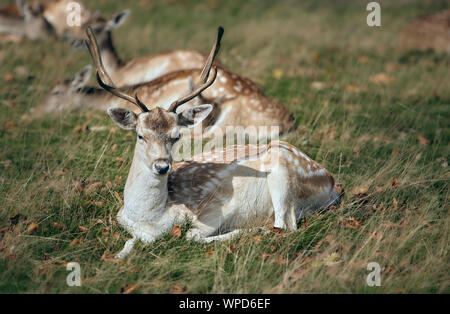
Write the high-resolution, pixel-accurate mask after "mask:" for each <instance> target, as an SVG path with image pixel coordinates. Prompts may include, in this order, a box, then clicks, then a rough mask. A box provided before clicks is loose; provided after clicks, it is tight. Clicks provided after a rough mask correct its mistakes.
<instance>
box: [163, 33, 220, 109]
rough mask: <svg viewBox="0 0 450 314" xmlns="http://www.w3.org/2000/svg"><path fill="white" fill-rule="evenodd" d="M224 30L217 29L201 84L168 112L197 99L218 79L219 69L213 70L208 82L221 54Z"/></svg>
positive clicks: (175, 102) (173, 104)
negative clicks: (214, 64) (216, 59)
mask: <svg viewBox="0 0 450 314" xmlns="http://www.w3.org/2000/svg"><path fill="white" fill-rule="evenodd" d="M223 32H224V29H223V27H222V26H219V28H218V29H217V39H216V42H215V43H214V46H213V47H212V49H211V52H210V53H209V56H208V59H207V60H206V63H205V66H204V67H203V70H202V72H201V74H200V82H199V85H198V86H197V88H194V89H193V90H192V91H191V92H190V93H189V94H187V95H186V96H184V97H182V98H180V99H178V100H176V101H174V102H173V103H172V104H171V105H170V106H169V109H168V111H175V110H176V109H177V108H178V107H179V106H181V105H182V104H184V103H186V102H188V101H189V100H191V99H193V98H195V97H197V96H198V95H199V94H200V93H201V92H203V91H204V90H205V89H207V88H208V87H209V86H211V85H212V84H213V83H214V81H215V79H216V77H217V68H216V67H214V68H213V75H212V78H211V79H209V80H208V77H209V74H210V71H211V67H212V65H213V63H214V59H215V58H216V56H217V54H218V53H219V49H220V41H221V40H222V36H223Z"/></svg>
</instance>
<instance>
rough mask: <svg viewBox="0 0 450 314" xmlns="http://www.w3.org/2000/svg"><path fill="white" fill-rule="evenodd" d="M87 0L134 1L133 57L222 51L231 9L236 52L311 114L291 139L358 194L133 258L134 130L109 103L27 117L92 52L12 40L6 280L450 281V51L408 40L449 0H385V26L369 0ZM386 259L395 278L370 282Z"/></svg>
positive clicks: (10, 288) (443, 284)
mask: <svg viewBox="0 0 450 314" xmlns="http://www.w3.org/2000/svg"><path fill="white" fill-rule="evenodd" d="M86 2H87V3H88V4H89V5H90V6H91V7H93V8H97V9H101V10H102V11H104V12H107V13H108V14H112V13H114V12H116V11H119V10H122V9H125V8H128V7H129V8H131V9H132V10H133V11H132V16H131V19H130V20H129V21H128V22H127V23H126V24H125V25H124V26H123V27H122V28H121V29H118V30H117V31H116V32H115V42H116V44H117V45H118V47H119V52H120V54H121V55H123V56H124V57H127V58H131V57H135V56H139V55H142V54H145V53H152V52H158V51H163V50H171V49H177V48H192V49H200V50H207V49H208V47H209V46H208V45H209V39H210V38H211V35H212V34H213V33H214V29H215V28H216V26H217V25H218V24H222V25H223V26H224V27H225V29H226V34H225V37H224V42H223V45H222V47H223V50H222V52H221V55H220V58H221V60H222V62H223V63H224V64H225V65H227V66H228V67H229V68H230V69H231V70H234V71H236V72H238V73H241V74H245V75H247V76H249V77H251V78H252V79H254V80H255V81H256V82H258V83H259V84H260V85H261V86H262V87H263V89H264V90H265V92H266V93H267V94H268V95H269V96H271V97H274V98H276V99H278V100H279V101H281V102H283V103H285V104H286V105H287V106H288V107H289V109H290V110H291V111H292V112H293V113H294V114H295V117H296V120H297V123H298V130H297V131H296V132H295V133H294V134H292V135H290V136H289V137H288V138H287V140H289V141H290V142H291V143H293V144H295V145H297V146H298V147H300V148H301V149H303V150H304V151H305V152H306V153H307V154H309V155H310V156H311V157H313V158H315V159H316V160H317V161H319V162H320V163H322V164H323V165H324V166H326V167H327V168H328V169H329V170H330V171H331V172H333V173H334V174H335V175H336V178H337V179H338V181H339V182H342V183H343V186H344V191H345V194H344V195H343V200H342V204H341V205H340V206H339V208H336V209H332V210H329V211H327V212H324V213H321V214H317V215H314V216H313V217H311V218H309V219H308V220H307V225H305V224H299V228H298V230H297V231H296V232H290V233H286V234H283V235H275V234H274V235H270V236H263V235H259V234H254V233H248V234H244V235H242V236H241V237H240V238H238V239H236V240H233V241H230V242H223V243H212V244H208V245H203V244H198V243H195V242H190V241H187V240H185V239H184V237H183V236H181V237H174V236H171V235H169V234H168V235H166V236H165V237H164V238H162V239H161V240H159V241H157V242H156V243H154V244H151V245H143V244H139V245H138V246H137V248H136V249H135V250H134V251H133V252H132V254H131V256H130V257H129V258H128V259H127V260H125V261H124V262H119V263H117V262H116V261H114V260H112V259H111V258H110V257H111V254H113V253H115V252H117V251H119V250H120V248H121V247H122V245H123V243H124V241H125V239H126V238H127V237H129V235H128V234H127V233H126V232H125V231H123V229H122V228H120V227H119V226H117V224H116V222H115V218H114V217H115V214H116V213H117V211H118V209H119V208H120V201H119V200H118V198H117V196H116V195H120V196H122V191H123V185H124V182H125V179H126V176H127V173H128V168H129V165H130V161H131V154H132V150H133V145H134V135H132V134H131V133H130V134H128V133H124V132H122V131H120V130H118V129H117V128H116V127H115V126H113V123H112V122H111V121H110V120H109V119H108V118H107V117H106V115H102V114H101V113H91V112H75V113H71V114H64V115H61V116H51V117H47V118H45V119H41V120H38V121H34V122H28V121H23V120H21V116H22V115H23V114H24V113H25V112H26V110H27V109H29V108H31V107H32V106H34V105H35V104H36V103H37V102H39V101H40V100H41V99H42V97H43V96H44V95H45V93H46V92H47V91H48V89H49V87H50V86H51V85H52V84H53V83H54V82H55V80H56V79H60V78H64V77H69V76H71V75H72V74H73V73H75V71H77V70H78V69H80V68H81V67H83V66H84V65H85V64H87V63H89V57H88V54H87V52H79V51H75V50H73V49H72V48H71V47H70V46H69V45H68V43H64V42H60V43H51V44H39V43H24V44H23V45H21V46H17V45H2V46H1V50H0V73H1V76H0V80H3V83H2V84H1V86H0V95H1V96H0V105H1V108H2V110H3V113H4V114H3V115H2V117H0V144H1V148H2V149H1V151H0V199H1V200H2V202H1V203H2V207H1V209H0V291H1V292H59V293H60V292H66V293H67V292H69V293H70V292H75V293H77V292H89V293H116V292H121V291H124V290H125V289H126V287H127V286H128V287H130V286H132V285H137V288H136V290H135V292H151V293H161V292H170V291H183V292H187V293H220V292H222V293H244V292H245V293H261V292H274V293H281V292H288V293H292V292H294V293H298V292H333V293H334V292H363V293H372V292H376V293H386V292H389V293H392V292H407V293H408V292H440V293H442V292H446V293H448V292H450V291H449V283H450V278H449V267H448V265H449V256H448V249H449V243H450V242H449V214H448V208H449V191H448V181H449V171H448V167H447V166H446V165H447V159H446V158H447V157H448V156H449V135H450V132H449V127H448V121H449V118H450V117H449V110H450V108H449V105H450V92H449V88H448V82H449V81H450V74H449V71H448V67H449V62H450V59H449V56H448V55H442V54H435V53H432V52H424V53H414V52H404V51H402V50H401V49H398V48H397V46H396V38H397V35H398V33H399V32H400V30H401V28H402V26H403V25H404V24H405V23H406V22H407V20H408V19H410V18H411V17H413V16H416V15H419V14H424V13H427V12H431V11H435V10H439V9H442V8H444V6H445V2H439V1H433V2H431V1H406V0H405V1H395V3H394V2H392V1H390V2H381V6H382V25H383V26H382V27H381V28H377V29H372V28H369V27H367V26H366V25H365V18H366V14H367V12H366V11H365V5H362V4H361V2H360V1H350V2H349V1H345V2H344V1H331V0H323V1H308V2H301V3H300V2H296V1H277V2H269V1H248V2H246V3H245V4H240V1H227V2H225V3H223V2H219V1H207V2H190V1H189V2H188V1H176V2H175V1H165V2H155V1H151V5H150V4H148V2H150V1H148V2H147V1H117V2H114V3H112V2H103V1H93V0H92V1H86ZM19 66H25V67H26V69H27V71H29V73H30V74H31V76H32V77H31V78H28V77H23V76H20V75H19V74H18V73H16V69H17V67H19ZM274 71H275V74H276V75H275V76H276V77H274V75H273V74H274ZM380 73H383V74H385V76H375V75H377V74H380ZM10 75H12V79H11V76H10ZM377 78H378V81H379V82H378V83H374V82H373V81H374V80H375V81H376V79H377ZM390 78H394V80H390ZM83 125H88V126H90V127H93V126H106V129H105V130H104V131H97V132H92V131H83V128H82V127H81V126H83ZM83 182H84V183H83ZM81 186H82V187H81ZM117 193H118V194H117ZM358 193H359V194H358ZM35 224H37V227H36V225H35ZM186 228H187V226H183V235H184V232H185V231H186ZM75 239H76V240H77V241H74V240H75ZM70 261H78V262H79V263H80V264H81V268H82V277H83V279H82V287H79V288H71V287H68V286H67V285H66V275H67V274H68V272H67V271H66V269H65V267H64V263H65V262H70ZM373 261H374V262H378V263H379V264H380V265H381V266H382V268H383V270H382V279H381V280H382V285H381V287H374V288H371V287H368V286H367V285H366V282H365V278H366V276H367V274H368V271H367V270H366V266H367V264H368V263H369V262H373Z"/></svg>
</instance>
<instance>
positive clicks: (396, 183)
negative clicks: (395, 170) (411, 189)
mask: <svg viewBox="0 0 450 314" xmlns="http://www.w3.org/2000/svg"><path fill="white" fill-rule="evenodd" d="M398 186H400V183H399V182H398V179H397V178H394V179H392V183H391V187H393V188H396V187H398Z"/></svg>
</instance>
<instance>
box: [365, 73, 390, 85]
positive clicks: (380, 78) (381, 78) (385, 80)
mask: <svg viewBox="0 0 450 314" xmlns="http://www.w3.org/2000/svg"><path fill="white" fill-rule="evenodd" d="M369 80H370V81H371V82H372V83H375V84H389V83H391V82H393V81H395V78H394V77H392V76H389V75H387V74H386V73H378V74H375V75H372V76H371V77H370V78H369Z"/></svg>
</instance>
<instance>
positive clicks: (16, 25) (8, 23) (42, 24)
mask: <svg viewBox="0 0 450 314" xmlns="http://www.w3.org/2000/svg"><path fill="white" fill-rule="evenodd" d="M16 7H17V10H16V9H15V8H14V7H7V8H4V9H3V10H1V11H0V39H2V40H3V41H13V42H20V41H23V40H24V39H30V40H38V39H43V40H54V39H56V31H55V29H54V28H53V26H52V25H51V24H50V23H49V22H48V20H47V19H46V18H45V16H44V14H43V12H44V11H43V8H42V6H41V5H40V4H36V5H28V4H25V2H24V1H22V0H17V1H16Z"/></svg>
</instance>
